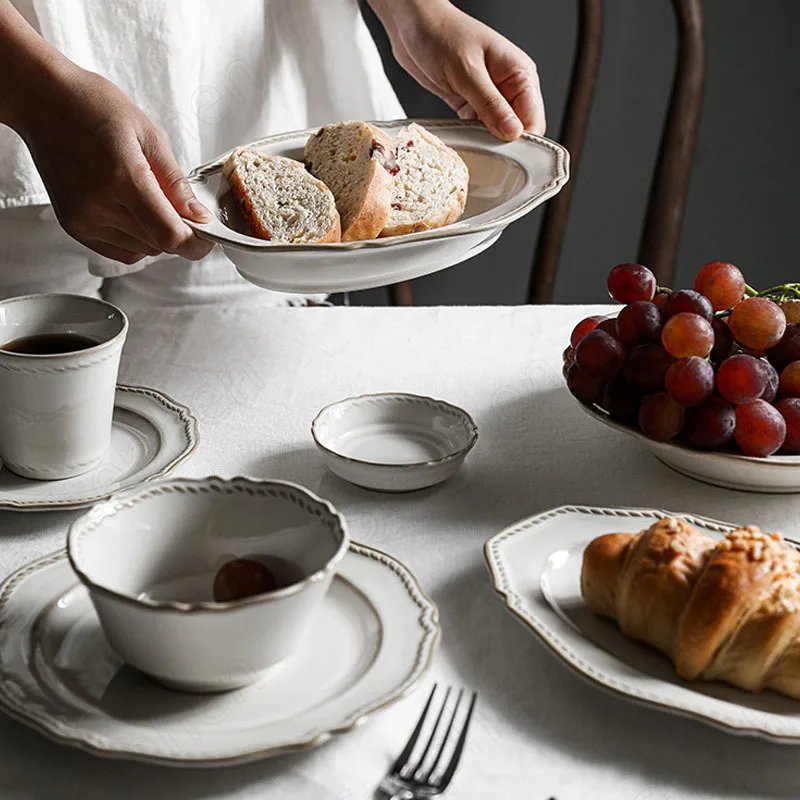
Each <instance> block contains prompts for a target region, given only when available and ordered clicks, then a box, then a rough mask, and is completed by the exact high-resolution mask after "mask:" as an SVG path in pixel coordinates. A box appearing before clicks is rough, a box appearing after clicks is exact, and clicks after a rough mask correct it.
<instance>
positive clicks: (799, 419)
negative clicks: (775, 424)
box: [775, 397, 800, 453]
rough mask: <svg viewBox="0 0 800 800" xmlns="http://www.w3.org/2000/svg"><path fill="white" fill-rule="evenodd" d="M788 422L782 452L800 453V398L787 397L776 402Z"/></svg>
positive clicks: (784, 419) (776, 406)
mask: <svg viewBox="0 0 800 800" xmlns="http://www.w3.org/2000/svg"><path fill="white" fill-rule="evenodd" d="M775 408H777V409H778V411H780V413H781V416H782V417H783V421H784V422H785V423H786V438H785V439H784V440H783V446H782V447H781V452H782V453H800V398H798V397H786V398H784V399H783V400H778V402H777V403H775Z"/></svg>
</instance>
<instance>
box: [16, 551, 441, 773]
mask: <svg viewBox="0 0 800 800" xmlns="http://www.w3.org/2000/svg"><path fill="white" fill-rule="evenodd" d="M351 545H352V546H353V549H354V551H355V552H356V553H358V554H359V555H363V556H365V557H367V558H375V559H376V560H378V561H379V562H382V563H384V564H385V565H386V566H388V567H389V568H391V569H392V570H393V571H394V572H395V573H396V574H398V576H400V573H401V572H402V573H403V574H405V576H406V577H407V579H408V581H409V582H411V583H412V584H413V589H414V591H415V592H416V596H415V594H414V592H412V591H411V590H410V589H408V587H407V586H406V589H407V591H408V592H409V595H410V597H411V599H412V600H413V602H414V603H415V605H416V606H417V607H418V608H420V609H421V613H420V616H419V624H420V628H421V629H422V631H423V632H424V636H423V637H422V639H421V640H420V649H422V648H423V647H424V648H427V651H428V657H427V659H426V660H425V662H424V663H423V664H420V665H419V666H418V665H417V664H415V665H414V671H415V672H412V673H411V674H410V675H408V676H407V677H406V679H405V681H406V682H408V681H410V682H408V683H407V685H404V683H403V682H401V684H400V685H399V687H398V688H397V689H396V690H392V691H395V693H394V694H392V695H391V696H390V697H388V698H387V699H386V700H385V701H384V702H382V703H377V704H375V705H373V706H367V707H366V708H365V709H363V710H361V711H360V712H359V714H358V717H356V718H355V719H353V720H352V722H349V723H348V724H346V725H342V726H340V727H336V728H329V729H327V730H324V731H320V732H319V733H317V734H315V735H314V736H312V737H311V738H309V739H306V740H304V741H301V742H297V743H295V744H290V745H283V746H280V747H272V748H269V747H268V748H264V749H263V750H257V751H251V752H249V753H246V754H243V755H238V756H231V757H223V758H198V759H181V758H170V757H163V756H150V755H146V754H143V753H133V752H131V751H128V750H118V749H114V748H102V747H100V746H99V745H93V744H90V743H89V742H86V741H82V740H80V739H75V738H72V737H68V736H64V735H60V734H58V733H57V732H56V731H55V730H53V729H52V727H51V726H48V725H47V723H46V722H44V721H42V720H40V719H36V718H34V717H32V716H29V715H27V714H25V713H23V712H22V711H20V710H19V707H18V706H15V705H13V702H14V701H10V700H9V699H8V696H7V695H6V693H5V692H4V690H3V686H2V683H0V706H2V710H3V711H4V713H6V714H8V715H9V716H10V717H13V718H14V719H16V720H18V721H19V722H21V723H23V724H24V725H26V726H28V727H30V728H33V729H34V730H36V731H38V732H39V733H41V734H42V735H43V736H44V737H45V738H47V739H49V740H50V741H53V742H57V743H59V744H65V745H68V746H70V747H76V748H77V749H79V750H83V751H84V752H87V753H91V754H92V755H95V756H100V757H103V758H121V759H125V760H128V761H136V762H141V763H149V764H162V765H164V766H182V767H203V766H206V767H222V766H233V765H236V764H246V763H249V762H252V761H259V760H261V759H264V758H269V757H272V756H277V755H283V754H285V753H295V752H302V751H306V750H312V749H314V748H315V747H319V746H320V745H322V744H325V742H327V741H329V740H330V739H332V738H334V737H336V736H341V735H342V734H344V733H349V732H350V731H352V730H355V729H356V728H357V727H358V726H360V725H361V724H362V723H363V722H365V721H366V720H367V719H369V718H370V717H371V716H372V715H373V714H375V713H376V712H378V711H382V710H383V709H385V708H389V707H390V706H392V705H394V703H396V702H397V701H398V700H402V699H403V698H404V697H407V696H408V695H410V694H411V693H412V692H413V691H414V690H415V689H416V688H417V687H418V686H419V684H420V682H421V681H422V678H423V677H424V676H425V673H426V672H427V671H428V670H429V669H430V667H431V664H432V663H433V659H434V656H435V655H436V651H437V649H438V646H439V642H440V641H441V636H442V628H441V625H440V624H439V609H438V607H437V606H436V603H434V602H433V600H432V599H431V598H430V596H429V595H428V594H427V593H426V592H425V591H423V589H422V587H421V586H420V584H419V581H418V580H417V578H416V576H415V575H414V573H413V572H411V570H410V569H409V568H408V567H407V566H406V565H405V564H403V562H402V561H399V560H398V559H397V558H395V557H394V556H391V555H389V554H388V553H386V552H385V551H384V550H380V549H378V548H377V547H369V546H368V545H364V544H360V543H358V542H351ZM371 554H374V555H371ZM66 556H67V553H66V550H59V551H57V552H55V553H51V554H50V555H47V556H43V557H42V558H39V559H36V560H35V561H33V562H31V563H29V564H27V565H25V566H23V567H21V568H20V569H18V570H17V571H16V572H13V573H12V574H11V575H9V576H8V577H7V578H6V579H5V580H4V581H3V582H2V583H1V584H0V610H1V609H2V606H3V605H4V604H5V602H6V601H7V599H8V596H9V590H10V589H13V587H14V584H15V583H16V582H17V581H18V580H19V579H20V578H24V577H27V575H28V574H29V573H31V572H36V571H38V570H39V569H44V568H46V567H48V566H52V565H54V564H55V563H57V562H58V561H61V560H63V559H65V558H66ZM404 585H405V582H404ZM19 705H22V706H23V707H24V704H22V703H20V704H19Z"/></svg>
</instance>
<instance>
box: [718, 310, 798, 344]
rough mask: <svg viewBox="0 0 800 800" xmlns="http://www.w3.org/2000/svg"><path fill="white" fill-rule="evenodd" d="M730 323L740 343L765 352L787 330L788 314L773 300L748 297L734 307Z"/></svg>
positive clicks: (734, 336)
mask: <svg viewBox="0 0 800 800" xmlns="http://www.w3.org/2000/svg"><path fill="white" fill-rule="evenodd" d="M728 324H729V325H730V328H731V333H732V334H733V338H734V339H736V341H737V342H739V344H741V345H743V346H744V347H747V348H749V349H751V350H757V351H759V352H763V351H764V350H766V349H767V348H769V347H773V346H774V345H776V344H777V343H778V342H779V341H780V340H781V337H782V336H783V334H784V332H785V331H786V316H785V315H784V313H783V311H781V309H780V307H779V306H777V305H776V304H775V303H773V302H772V300H767V298H766V297H748V298H747V299H746V300H742V302H741V303H739V304H738V305H735V306H734V307H733V311H732V312H731V316H730V320H729V322H728Z"/></svg>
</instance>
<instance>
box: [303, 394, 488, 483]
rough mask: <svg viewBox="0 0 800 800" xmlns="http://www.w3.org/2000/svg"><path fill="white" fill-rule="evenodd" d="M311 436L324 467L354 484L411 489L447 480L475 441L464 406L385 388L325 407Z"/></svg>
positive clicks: (476, 430) (313, 425)
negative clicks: (460, 406)
mask: <svg viewBox="0 0 800 800" xmlns="http://www.w3.org/2000/svg"><path fill="white" fill-rule="evenodd" d="M311 436H312V437H313V439H314V442H315V444H316V445H317V448H318V449H319V451H320V453H321V454H322V457H323V459H324V460H325V463H326V464H327V465H328V467H329V469H330V470H331V471H332V472H334V473H335V474H336V475H338V476H339V477H341V478H344V479H345V480H346V481H350V483H354V484H356V485H357V486H363V487H365V488H367V489H375V490H377V491H381V492H412V491H416V490H418V489H424V488H427V487H428V486H435V485H436V484H437V483H442V482H443V481H446V480H448V479H449V478H452V477H453V475H455V474H456V472H458V470H459V469H460V468H461V465H462V464H463V463H464V459H465V458H466V457H467V455H468V453H469V451H470V450H472V448H473V447H474V446H475V442H476V441H477V440H478V428H477V426H476V425H475V421H474V420H473V419H472V417H471V416H470V415H469V414H468V413H467V412H466V411H464V409H463V408H459V407H458V406H454V405H452V404H451V403H447V402H445V401H444V400H435V399H434V398H432V397H424V396H422V395H417V394H407V393H400V392H384V393H381V394H362V395H358V396H357V397H348V398H346V399H344V400H339V401H338V402H336V403H331V405H329V406H326V407H325V408H323V409H322V411H320V412H319V414H317V416H316V417H315V418H314V421H313V422H312V423H311Z"/></svg>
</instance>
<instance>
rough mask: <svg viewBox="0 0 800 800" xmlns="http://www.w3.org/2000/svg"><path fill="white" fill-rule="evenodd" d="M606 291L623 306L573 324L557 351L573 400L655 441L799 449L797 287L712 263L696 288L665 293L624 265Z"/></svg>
mask: <svg viewBox="0 0 800 800" xmlns="http://www.w3.org/2000/svg"><path fill="white" fill-rule="evenodd" d="M608 292H609V294H610V295H611V297H612V298H613V299H614V300H616V301H618V302H620V303H623V304H624V305H623V307H622V309H621V310H620V312H619V314H618V315H617V316H616V317H600V316H594V317H587V318H586V319H584V320H581V321H580V322H579V323H578V324H577V325H576V326H575V329H574V330H573V331H572V336H571V338H570V345H569V347H568V348H567V349H566V350H565V351H564V376H565V378H566V381H567V386H568V387H569V390H570V392H572V394H573V395H574V396H575V397H576V398H577V399H578V400H580V401H581V402H583V403H586V404H588V405H591V406H597V407H599V408H600V409H602V410H603V411H605V412H606V413H607V414H608V415H609V416H611V417H612V418H614V419H617V420H620V421H622V422H627V423H630V424H634V425H637V426H638V427H639V428H640V429H641V431H642V432H643V433H644V434H645V435H646V436H648V437H649V438H651V439H655V440H657V441H660V442H666V441H672V440H676V441H678V442H681V443H683V444H687V445H689V446H692V447H696V448H700V449H704V450H726V451H729V452H741V453H744V454H745V455H749V456H759V457H766V456H770V455H772V454H773V453H800V284H795V283H790V284H784V285H783V286H776V287H774V288H772V289H767V290H766V291H763V292H756V291H755V290H754V289H752V288H751V287H749V286H748V285H747V283H746V282H745V278H744V275H743V274H742V272H741V270H740V269H739V268H738V267H736V266H734V265H733V264H728V263H726V262H723V261H712V262H711V263H709V264H706V265H705V266H704V267H702V268H701V269H700V271H699V272H698V273H697V276H696V277H695V279H694V285H693V288H691V289H681V290H671V289H666V288H662V287H659V286H657V285H656V278H655V276H654V275H653V273H652V272H651V271H650V270H649V269H647V267H643V266H642V265H640V264H620V265H618V266H616V267H614V269H612V270H611V272H610V273H609V276H608Z"/></svg>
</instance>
